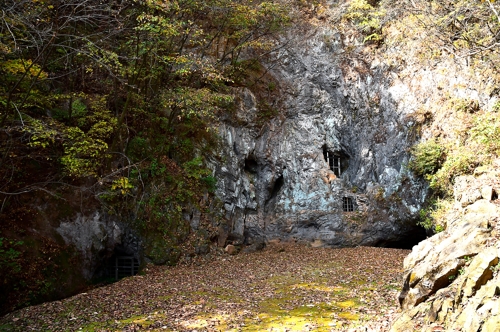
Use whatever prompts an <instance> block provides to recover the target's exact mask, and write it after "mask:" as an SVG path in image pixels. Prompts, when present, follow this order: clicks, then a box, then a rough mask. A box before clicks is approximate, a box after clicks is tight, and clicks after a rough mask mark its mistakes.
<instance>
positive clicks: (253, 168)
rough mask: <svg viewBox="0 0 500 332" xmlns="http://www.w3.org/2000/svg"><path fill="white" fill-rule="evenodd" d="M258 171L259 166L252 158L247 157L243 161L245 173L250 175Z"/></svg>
mask: <svg viewBox="0 0 500 332" xmlns="http://www.w3.org/2000/svg"><path fill="white" fill-rule="evenodd" d="M258 169H259V164H258V163H257V161H256V160H255V159H254V158H253V157H248V158H246V159H245V171H246V172H248V173H251V174H257V171H258Z"/></svg>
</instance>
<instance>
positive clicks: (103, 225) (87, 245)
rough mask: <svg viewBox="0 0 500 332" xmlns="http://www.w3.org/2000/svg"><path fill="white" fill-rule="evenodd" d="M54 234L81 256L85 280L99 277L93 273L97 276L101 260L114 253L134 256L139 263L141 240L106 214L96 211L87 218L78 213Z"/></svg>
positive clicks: (62, 224) (62, 223)
mask: <svg viewBox="0 0 500 332" xmlns="http://www.w3.org/2000/svg"><path fill="white" fill-rule="evenodd" d="M56 231H57V232H58V233H59V234H60V235H61V236H62V238H63V239H64V241H65V242H66V244H69V245H73V246H75V248H76V249H77V250H78V252H80V254H81V255H82V258H83V261H82V262H81V265H80V268H81V270H82V274H83V276H84V278H85V279H87V280H90V279H92V278H93V277H96V276H98V275H96V272H97V274H98V273H99V272H98V270H99V269H102V268H103V266H102V263H103V261H106V259H107V258H110V257H111V256H112V255H113V254H116V253H119V254H120V255H130V256H134V258H135V259H137V260H138V261H140V253H141V245H142V244H141V241H140V239H139V238H138V237H137V236H135V235H134V234H133V233H132V232H131V230H130V227H127V226H126V225H125V224H123V223H121V222H118V221H116V220H113V218H111V217H110V216H108V215H106V214H101V213H99V212H95V213H94V214H92V215H90V216H86V215H82V214H80V213H78V214H77V215H76V217H75V218H74V220H68V221H66V222H61V224H60V226H59V227H58V228H57V229H56ZM113 251H114V252H113Z"/></svg>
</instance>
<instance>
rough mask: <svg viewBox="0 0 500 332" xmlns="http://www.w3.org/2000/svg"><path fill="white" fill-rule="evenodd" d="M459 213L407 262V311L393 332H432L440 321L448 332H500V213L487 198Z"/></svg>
mask: <svg viewBox="0 0 500 332" xmlns="http://www.w3.org/2000/svg"><path fill="white" fill-rule="evenodd" d="M456 208H457V209H458V212H459V213H450V214H449V216H455V217H453V218H451V219H449V220H448V227H447V228H446V230H445V231H443V232H441V233H438V234H436V235H434V236H433V237H431V238H429V239H427V240H425V241H423V242H421V243H420V244H419V245H417V246H415V247H414V248H413V251H412V252H411V253H410V255H408V257H406V259H405V261H404V269H405V272H404V283H403V290H402V291H401V293H400V295H399V301H400V304H401V306H402V308H403V312H402V313H401V315H400V316H399V317H398V318H397V319H396V320H395V321H394V323H393V325H392V327H391V331H393V332H396V331H401V332H402V331H412V330H415V327H416V326H419V329H420V330H422V331H424V330H425V331H426V330H427V327H429V329H430V328H431V327H430V325H429V324H431V323H434V322H435V323H437V324H440V325H442V326H444V327H445V329H446V330H447V331H448V330H450V331H467V332H470V331H500V329H499V325H498V322H499V320H498V319H499V315H500V307H499V304H500V299H499V297H498V296H499V295H500V273H499V270H500V264H499V262H500V243H499V241H498V239H497V238H496V237H497V236H498V230H497V229H496V226H497V223H496V219H497V218H498V216H499V215H500V208H499V206H498V205H496V204H494V203H492V202H490V201H488V200H487V199H479V200H476V201H475V202H474V203H472V204H468V205H466V207H465V208H464V207H463V205H462V204H459V205H457V206H456ZM457 215H461V217H459V218H456V216H457Z"/></svg>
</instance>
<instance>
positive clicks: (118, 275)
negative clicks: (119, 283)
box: [106, 253, 139, 280]
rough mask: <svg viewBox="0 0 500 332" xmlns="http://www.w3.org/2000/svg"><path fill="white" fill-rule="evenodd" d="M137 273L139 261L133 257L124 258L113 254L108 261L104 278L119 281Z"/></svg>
mask: <svg viewBox="0 0 500 332" xmlns="http://www.w3.org/2000/svg"><path fill="white" fill-rule="evenodd" d="M137 273H139V261H138V260H137V259H136V258H135V257H134V256H125V255H120V254H119V253H115V254H114V255H113V256H111V258H110V259H109V260H108V264H107V267H106V277H108V278H114V279H115V280H120V279H122V278H125V277H130V276H134V275H136V274H137Z"/></svg>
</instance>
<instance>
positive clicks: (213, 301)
mask: <svg viewBox="0 0 500 332" xmlns="http://www.w3.org/2000/svg"><path fill="white" fill-rule="evenodd" d="M408 253H409V251H408V250H400V249H386V248H371V247H357V248H344V249H328V248H311V247H306V246H301V245H297V244H293V245H292V244H274V245H271V246H268V247H267V248H266V249H265V250H264V251H261V252H257V253H251V254H239V255H236V256H229V255H226V254H224V253H223V252H222V251H218V250H212V253H211V254H210V255H209V256H208V257H196V258H194V259H193V260H192V261H191V262H190V263H189V264H187V263H186V264H181V265H179V266H176V267H149V268H147V271H145V274H144V275H139V276H134V277H129V278H125V279H122V280H120V281H119V282H116V283H113V284H110V285H107V286H103V287H99V288H95V289H92V290H90V291H88V292H86V293H82V294H79V295H76V296H73V297H71V298H67V299H64V300H61V301H55V302H50V303H44V304H41V305H38V306H33V307H28V308H24V309H21V310H19V311H16V312H13V313H10V314H8V315H6V316H4V317H2V318H1V319H0V330H1V331H3V330H5V331H142V330H144V331H386V330H388V329H389V325H390V322H391V321H392V319H393V318H394V316H395V315H397V313H398V312H399V308H398V304H397V295H398V292H399V289H400V287H401V281H402V280H401V275H402V272H403V271H402V265H403V259H404V257H405V256H406V255H407V254H408Z"/></svg>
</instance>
